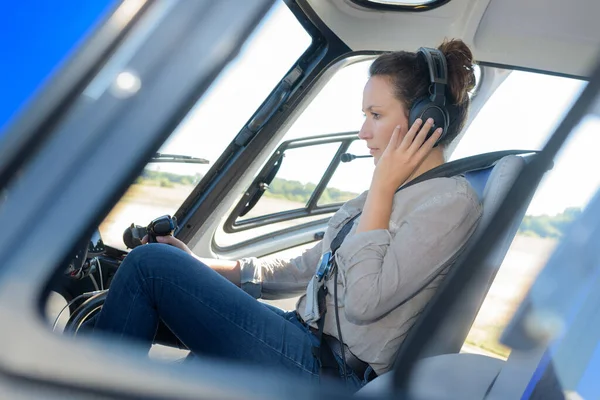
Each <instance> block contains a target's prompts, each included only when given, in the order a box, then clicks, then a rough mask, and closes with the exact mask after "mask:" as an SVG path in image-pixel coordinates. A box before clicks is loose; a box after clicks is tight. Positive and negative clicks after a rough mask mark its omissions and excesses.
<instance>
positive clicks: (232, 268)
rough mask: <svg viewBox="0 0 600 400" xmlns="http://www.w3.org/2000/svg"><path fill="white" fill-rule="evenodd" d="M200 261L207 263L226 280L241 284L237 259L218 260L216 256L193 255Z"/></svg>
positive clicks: (237, 284)
mask: <svg viewBox="0 0 600 400" xmlns="http://www.w3.org/2000/svg"><path fill="white" fill-rule="evenodd" d="M194 257H196V258H197V259H198V260H199V261H200V262H202V263H204V264H206V265H208V266H209V267H210V268H211V269H213V270H215V271H216V272H217V273H219V274H220V275H221V276H223V277H224V278H225V279H227V280H228V281H230V282H232V283H233V284H235V285H236V286H238V287H239V286H240V285H241V270H240V263H239V261H230V260H219V259H216V258H202V257H198V256H196V255H194Z"/></svg>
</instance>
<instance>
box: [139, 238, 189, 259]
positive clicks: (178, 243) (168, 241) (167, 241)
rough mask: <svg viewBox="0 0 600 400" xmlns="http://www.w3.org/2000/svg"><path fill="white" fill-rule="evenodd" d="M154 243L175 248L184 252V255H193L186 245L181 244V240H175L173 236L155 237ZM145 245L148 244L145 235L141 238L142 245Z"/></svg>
mask: <svg viewBox="0 0 600 400" xmlns="http://www.w3.org/2000/svg"><path fill="white" fill-rule="evenodd" d="M156 241H157V242H158V243H164V244H169V245H171V246H174V247H177V248H178V249H181V250H183V251H185V252H186V253H188V254H189V255H191V256H193V255H194V253H192V251H191V250H190V248H189V247H187V245H186V244H185V243H183V242H182V241H181V240H179V239H177V238H176V237H175V236H171V235H169V236H157V237H156ZM146 243H148V235H146V236H144V237H143V238H142V244H146Z"/></svg>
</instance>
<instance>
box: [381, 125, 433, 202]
mask: <svg viewBox="0 0 600 400" xmlns="http://www.w3.org/2000/svg"><path fill="white" fill-rule="evenodd" d="M432 125H433V120H431V119H429V120H427V121H426V122H425V123H424V124H423V121H421V120H420V119H417V120H416V121H415V123H414V124H413V126H412V127H411V128H410V129H409V130H408V132H407V133H406V135H405V136H404V138H400V126H397V127H396V129H394V132H393V133H392V137H391V139H390V142H389V143H388V145H387V147H386V149H385V150H384V152H383V154H382V155H381V157H380V158H379V161H378V162H377V166H376V167H375V172H374V174H373V181H372V183H371V188H376V189H379V190H389V191H391V192H392V193H393V192H395V191H396V189H398V188H399V187H400V186H401V185H402V184H404V182H406V180H407V179H408V178H409V177H410V176H411V175H412V174H413V173H414V172H415V170H416V169H417V168H418V167H419V165H421V163H422V162H423V160H425V158H426V157H427V156H428V155H429V153H430V152H431V150H432V149H433V145H434V144H435V142H436V141H437V140H438V139H439V138H440V135H441V134H442V129H441V128H439V129H436V130H435V132H434V133H433V134H432V135H431V137H430V138H429V139H428V140H427V141H425V138H426V137H427V133H428V132H429V131H430V130H431V127H432Z"/></svg>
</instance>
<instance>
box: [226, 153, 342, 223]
mask: <svg viewBox="0 0 600 400" xmlns="http://www.w3.org/2000/svg"><path fill="white" fill-rule="evenodd" d="M339 147H340V145H339V143H327V144H321V145H314V146H307V147H298V148H290V149H286V150H285V151H283V153H282V157H281V159H280V160H281V161H280V165H277V166H276V167H275V168H277V167H279V168H278V170H277V171H276V175H275V178H274V179H273V180H272V181H271V182H270V183H268V187H265V191H264V195H263V196H262V197H261V198H260V199H259V200H258V202H257V203H256V205H255V206H254V207H253V208H252V209H251V210H250V211H249V212H248V213H247V214H246V215H244V216H243V217H239V218H238V221H240V222H242V221H247V220H248V219H250V218H256V217H262V216H266V215H269V214H275V213H280V212H284V211H290V210H297V209H302V208H304V207H306V206H307V204H308V202H309V200H310V199H311V197H312V196H313V195H314V194H315V189H316V188H317V184H318V183H319V181H320V180H321V178H322V177H323V175H324V174H325V171H326V170H327V167H328V166H329V164H330V163H331V160H332V155H334V154H335V153H336V151H337V150H338V148H339ZM260 184H263V185H267V184H266V183H263V182H261V183H260ZM260 184H259V185H260Z"/></svg>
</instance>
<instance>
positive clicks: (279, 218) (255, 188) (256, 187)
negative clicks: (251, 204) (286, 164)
mask: <svg viewBox="0 0 600 400" xmlns="http://www.w3.org/2000/svg"><path fill="white" fill-rule="evenodd" d="M355 140H358V132H355V131H354V132H342V133H334V134H325V135H317V136H309V137H304V138H299V139H291V140H287V141H285V142H283V143H281V144H280V145H279V146H278V147H277V149H276V150H275V151H274V152H273V154H272V155H271V158H270V159H269V160H268V161H267V163H266V164H265V166H264V167H263V168H262V169H261V171H260V172H259V174H258V175H257V176H256V178H254V180H253V181H252V184H251V185H250V186H249V187H248V189H247V190H246V191H245V192H244V195H243V196H242V198H241V199H240V200H239V201H238V203H237V204H236V206H235V207H234V209H233V211H232V212H231V213H230V214H229V216H228V217H227V219H226V220H225V223H224V224H223V231H224V232H225V233H229V234H231V233H237V232H243V231H246V230H249V229H254V228H258V227H262V226H265V225H269V224H274V223H278V222H284V221H290V220H294V219H300V218H307V217H312V216H316V215H324V214H330V213H334V212H336V211H337V210H338V209H339V208H340V207H341V206H342V204H343V203H331V204H327V205H325V206H319V205H318V201H319V199H320V198H321V195H322V194H323V192H324V191H325V189H326V188H327V185H328V184H329V181H330V180H331V178H332V176H333V174H334V173H335V171H336V170H337V168H338V166H339V165H340V162H341V159H340V157H341V155H342V154H344V153H345V152H346V151H347V150H348V148H349V147H350V145H351V144H352V143H353V142H354V141H355ZM329 143H339V147H338V149H337V151H336V153H335V154H334V155H333V156H332V158H331V162H330V163H329V165H328V167H327V169H326V170H325V173H324V174H323V176H322V177H321V179H320V180H319V182H318V183H317V186H316V187H315V190H314V191H313V193H312V194H311V196H310V199H309V200H308V202H307V203H306V204H305V206H304V207H303V208H296V209H293V210H287V211H281V212H277V213H272V214H266V215H262V216H259V217H253V218H248V219H245V220H243V221H238V220H237V219H238V218H239V217H240V216H241V212H242V211H243V210H245V208H246V204H248V201H249V199H252V198H253V197H254V196H257V195H258V196H262V194H258V193H259V192H260V191H261V190H262V193H264V192H265V190H264V185H265V184H267V185H268V183H267V182H264V180H265V178H267V177H269V175H270V173H271V171H272V170H273V168H274V167H275V163H276V162H277V161H278V160H279V159H280V158H281V157H282V155H284V154H285V151H286V150H289V149H300V148H305V147H311V146H318V145H322V144H329ZM276 176H277V175H274V176H273V178H275V177H276ZM259 199H260V197H259ZM257 202H258V200H257ZM276 232H279V231H276ZM264 237H265V236H261V237H259V238H257V239H261V238H264ZM229 247H230V246H228V247H227V248H229Z"/></svg>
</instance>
